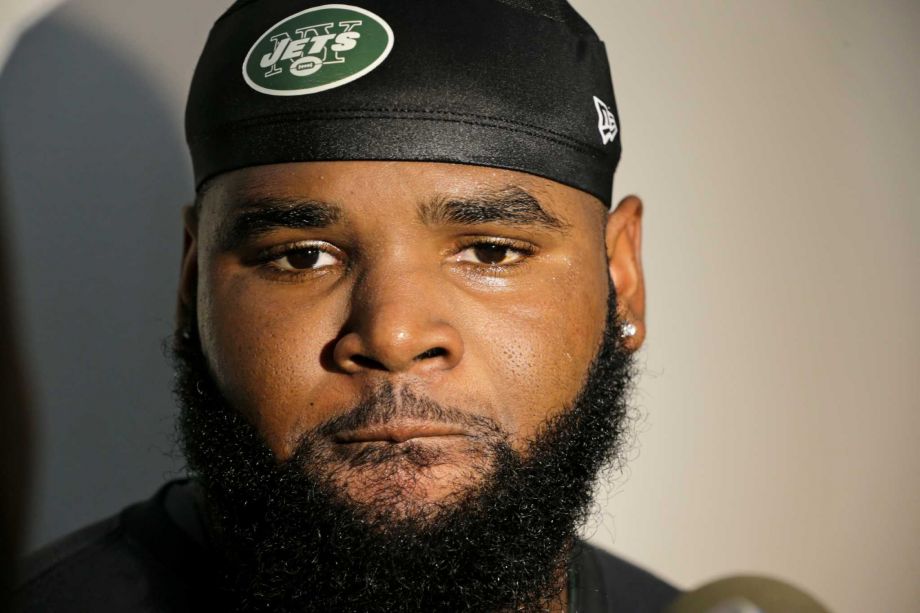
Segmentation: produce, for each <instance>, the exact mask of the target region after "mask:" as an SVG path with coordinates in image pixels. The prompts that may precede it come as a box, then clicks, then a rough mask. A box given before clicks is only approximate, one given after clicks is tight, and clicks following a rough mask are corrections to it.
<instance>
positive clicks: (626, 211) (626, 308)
mask: <svg viewBox="0 0 920 613" xmlns="http://www.w3.org/2000/svg"><path fill="white" fill-rule="evenodd" d="M605 243H606V247H607V267H608V269H609V271H610V278H611V279H612V280H613V286H614V287H615V288H616V292H617V311H618V313H619V316H620V320H621V321H622V322H623V323H631V324H633V325H634V326H636V334H635V335H633V336H631V337H629V338H626V339H624V340H625V345H626V347H627V348H629V349H630V350H632V351H635V350H636V349H638V348H639V347H641V346H642V343H643V341H644V340H645V332H646V330H645V277H644V275H643V273H642V201H641V200H640V199H639V198H637V197H636V196H627V197H626V198H624V199H623V200H622V201H621V202H620V204H618V205H617V208H616V210H615V211H613V212H612V213H610V214H609V215H608V216H607V229H606V233H605Z"/></svg>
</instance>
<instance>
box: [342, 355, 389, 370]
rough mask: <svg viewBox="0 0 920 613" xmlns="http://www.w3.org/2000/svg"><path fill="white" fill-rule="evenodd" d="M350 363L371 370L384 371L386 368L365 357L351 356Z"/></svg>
mask: <svg viewBox="0 0 920 613" xmlns="http://www.w3.org/2000/svg"><path fill="white" fill-rule="evenodd" d="M351 361H352V362H354V363H355V364H357V365H358V366H360V367H361V368H367V369H371V370H386V367H385V366H384V365H383V364H381V363H380V362H378V361H377V360H375V359H374V358H369V357H367V356H366V355H361V354H355V355H353V356H351Z"/></svg>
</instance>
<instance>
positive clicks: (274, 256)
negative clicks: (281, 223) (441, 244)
mask: <svg viewBox="0 0 920 613" xmlns="http://www.w3.org/2000/svg"><path fill="white" fill-rule="evenodd" d="M489 246H494V247H502V248H505V249H508V250H509V251H512V252H516V253H517V254H518V256H519V257H518V259H517V260H515V261H513V262H509V263H507V264H486V263H478V264H477V263H474V262H465V261H460V260H457V263H458V264H460V265H463V266H467V267H470V268H473V269H478V270H483V271H485V272H488V273H489V274H501V273H503V272H507V271H510V270H512V269H513V268H515V267H518V266H521V265H522V264H524V263H526V262H527V260H528V259H530V258H531V257H532V256H534V255H535V254H536V252H537V250H536V248H535V247H534V246H533V245H531V244H530V243H525V242H521V241H516V240H512V239H507V238H495V237H478V238H471V239H469V240H466V241H463V242H460V243H458V244H457V245H456V246H455V247H454V248H453V250H452V253H453V255H454V257H459V255H460V254H462V253H463V252H464V251H466V250H468V249H471V248H475V247H489ZM306 251H319V252H322V253H326V254H329V255H331V256H332V257H335V258H337V259H339V260H342V259H343V257H342V255H341V252H340V251H339V250H338V249H335V248H333V247H332V246H331V245H330V244H329V243H325V242H298V243H288V244H285V245H278V246H275V247H271V248H269V249H265V250H263V251H261V252H260V253H259V254H257V256H256V258H255V261H256V264H258V265H259V266H260V267H261V268H262V269H263V270H265V271H266V272H268V273H270V274H272V275H276V276H280V277H283V278H289V279H290V278H299V277H302V276H305V275H310V274H317V273H321V272H324V271H325V270H326V269H327V268H331V266H322V267H320V268H305V269H303V270H299V271H291V270H285V269H283V268H281V267H280V265H279V264H278V261H279V260H281V259H283V258H285V257H288V256H291V255H295V254H297V253H300V252H306Z"/></svg>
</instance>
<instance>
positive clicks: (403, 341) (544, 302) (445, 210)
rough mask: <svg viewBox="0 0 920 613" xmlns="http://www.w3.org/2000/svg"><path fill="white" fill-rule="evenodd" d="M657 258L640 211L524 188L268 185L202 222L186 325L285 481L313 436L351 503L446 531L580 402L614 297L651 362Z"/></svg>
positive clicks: (393, 172) (218, 206) (193, 230)
mask: <svg viewBox="0 0 920 613" xmlns="http://www.w3.org/2000/svg"><path fill="white" fill-rule="evenodd" d="M640 243H641V203H640V202H639V201H638V200H637V199H635V198H628V199H626V200H624V201H623V202H622V203H621V204H620V205H619V207H618V208H617V210H616V211H615V212H614V213H612V214H610V215H609V216H608V214H607V211H606V210H605V208H604V207H603V205H601V204H600V203H599V202H597V201H596V200H595V199H593V198H592V197H590V196H588V195H586V194H584V193H582V192H579V191H577V190H574V189H571V188H568V187H565V186H562V185H560V184H557V183H554V182H552V181H548V180H544V179H540V178H537V177H533V176H531V175H526V174H523V173H516V172H512V171H505V170H496V169H488V168H482V167H472V166H459V165H449V164H434V163H408V162H311V163H303V164H285V165H277V166H264V167H255V168H248V169H244V170H240V171H236V172H232V173H228V174H226V175H223V176H221V177H219V178H218V179H216V180H215V181H213V182H212V184H211V185H210V186H209V188H208V190H207V192H206V194H205V195H204V197H203V198H202V199H201V202H200V206H199V207H198V208H196V209H193V210H190V211H189V214H188V215H187V235H186V250H185V256H184V259H183V269H182V282H181V288H180V301H181V305H180V314H181V317H180V322H179V323H180V328H181V327H183V326H189V325H192V324H194V325H195V336H196V337H198V338H200V348H201V354H202V356H203V359H204V360H205V361H206V368H205V369H204V370H206V371H207V376H209V377H210V378H211V379H213V384H214V386H215V387H216V388H217V389H218V390H219V394H220V396H222V400H224V401H226V403H227V404H228V405H230V406H232V407H233V409H234V410H235V411H237V412H238V413H239V414H240V415H241V416H242V417H243V418H245V421H246V422H248V423H249V424H251V425H252V427H253V429H254V430H255V431H256V432H257V433H258V436H259V437H260V439H261V441H262V442H264V444H265V446H266V448H267V449H268V450H270V452H271V455H272V457H273V458H274V459H275V460H276V461H277V462H279V463H285V462H288V463H290V462H293V461H294V460H296V459H297V457H298V453H299V452H300V451H301V450H302V448H303V447H302V442H303V439H304V436H305V435H307V433H310V436H311V437H312V438H313V439H314V442H315V444H314V445H313V447H312V449H313V450H314V453H316V452H315V450H316V449H319V450H320V451H321V452H322V453H319V455H318V456H317V457H319V458H321V460H322V462H323V465H324V467H325V468H324V471H325V472H326V474H328V475H331V476H332V477H333V478H332V479H331V480H330V482H331V483H332V484H333V487H334V489H335V490H336V492H337V493H338V494H340V495H341V496H342V497H343V498H344V499H347V500H348V501H350V502H351V503H353V504H355V505H359V506H360V505H364V506H365V507H370V508H375V507H378V508H379V507H384V506H385V507H386V508H385V509H383V511H382V517H384V518H386V519H387V520H388V521H390V523H398V522H400V521H402V520H413V521H416V522H419V521H422V522H423V521H427V520H432V521H434V520H435V519H436V518H438V517H439V516H441V515H443V514H445V512H446V511H445V510H446V509H449V508H450V507H451V505H454V504H461V503H462V502H463V501H464V500H465V498H466V497H467V494H468V493H469V492H470V491H473V490H475V489H476V488H477V487H478V486H480V485H481V484H482V483H483V482H485V481H487V480H488V475H489V472H490V470H491V469H493V468H494V466H493V464H495V465H497V464H499V462H498V460H496V455H497V452H494V450H496V449H502V448H503V446H504V447H506V448H507V450H508V453H511V454H512V455H513V454H515V453H517V454H526V453H528V452H529V451H530V450H531V449H530V448H531V444H532V443H533V441H534V440H535V439H537V438H538V437H539V435H540V434H541V432H543V431H544V430H545V428H546V426H547V424H548V423H549V422H551V421H552V420H554V419H556V418H558V417H560V415H561V414H562V413H563V412H564V410H565V408H566V407H570V406H572V404H573V402H575V400H576V398H577V397H578V395H579V393H580V392H581V391H582V388H583V386H584V384H585V380H586V374H587V373H588V371H589V368H590V367H591V365H592V361H594V360H595V358H596V357H597V354H598V347H599V346H600V345H602V340H603V339H604V332H605V323H608V322H609V320H610V318H608V317H607V315H608V302H609V295H610V292H609V287H610V282H611V280H612V281H613V284H614V285H615V287H616V292H617V300H616V303H615V304H616V305H617V308H618V310H619V313H617V315H619V319H620V320H623V321H626V320H628V321H629V322H631V323H633V324H635V325H636V327H637V330H638V332H637V334H636V335H635V336H633V337H632V338H631V339H628V340H626V341H624V344H623V349H625V350H626V351H634V350H635V349H637V348H638V347H639V346H640V345H641V342H642V340H643V338H644V324H643V317H644V288H643V283H642V270H641V260H640V258H639V249H640ZM192 318H194V322H192V321H190V320H191V319H192ZM608 331H609V330H608ZM362 403H363V404H362ZM383 404H386V406H388V407H389V413H385V414H384V413H381V412H380V411H379V410H378V408H379V406H382V405H383ZM362 406H363V407H367V408H366V410H365V412H364V413H361V407H362ZM356 407H357V409H356ZM362 415H363V417H362ZM330 424H332V425H330ZM484 463H485V465H484ZM563 587H564V583H563V584H560V585H559V586H558V589H559V591H560V592H563V589H562V588H563ZM563 595H564V594H563ZM547 606H548V607H549V609H550V610H564V608H563V607H564V598H559V599H556V600H555V601H554V602H553V603H552V604H551V605H547Z"/></svg>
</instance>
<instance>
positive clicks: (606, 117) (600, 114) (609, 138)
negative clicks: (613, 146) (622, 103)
mask: <svg viewBox="0 0 920 613" xmlns="http://www.w3.org/2000/svg"><path fill="white" fill-rule="evenodd" d="M594 106H595V108H597V130H598V132H600V133H601V141H602V142H603V144H605V145H608V144H610V143H612V142H613V140H614V139H615V138H616V137H617V133H619V131H620V130H619V128H617V120H616V118H615V117H614V116H613V111H611V110H610V107H609V106H607V105H606V104H604V101H603V100H601V99H600V98H598V97H597V96H594Z"/></svg>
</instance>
